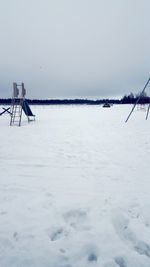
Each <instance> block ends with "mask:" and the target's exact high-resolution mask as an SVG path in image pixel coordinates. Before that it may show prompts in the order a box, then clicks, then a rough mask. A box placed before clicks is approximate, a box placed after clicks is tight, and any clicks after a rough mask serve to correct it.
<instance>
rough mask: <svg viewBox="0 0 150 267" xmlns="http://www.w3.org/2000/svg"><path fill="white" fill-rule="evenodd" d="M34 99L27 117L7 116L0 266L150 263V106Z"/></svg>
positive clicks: (0, 159)
mask: <svg viewBox="0 0 150 267" xmlns="http://www.w3.org/2000/svg"><path fill="white" fill-rule="evenodd" d="M31 108H32V110H33V113H34V114H36V121H35V122H32V123H30V124H28V123H27V121H26V118H23V123H22V126H21V127H17V126H9V120H10V118H9V115H5V116H1V117H0V140H1V142H0V267H34V266H35V267H149V266H150V174H149V169H150V120H148V121H145V115H146V114H145V113H144V112H142V111H138V110H137V109H136V110H135V112H134V113H133V115H132V117H131V119H130V120H129V122H128V123H126V124H125V122H124V121H125V119H126V117H127V115H128V113H129V111H130V110H131V106H119V105H118V106H117V105H116V106H113V107H112V108H110V109H104V108H102V107H101V106H32V107H31ZM0 109H1V107H0Z"/></svg>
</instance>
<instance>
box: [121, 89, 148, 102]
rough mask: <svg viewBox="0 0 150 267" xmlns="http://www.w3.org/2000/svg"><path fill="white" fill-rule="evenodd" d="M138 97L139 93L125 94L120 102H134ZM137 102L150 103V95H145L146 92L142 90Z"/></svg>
mask: <svg viewBox="0 0 150 267" xmlns="http://www.w3.org/2000/svg"><path fill="white" fill-rule="evenodd" d="M138 98H139V94H137V95H134V94H133V93H130V94H129V95H125V96H124V97H123V98H122V99H121V103H122V104H134V103H136V101H137V100H138ZM138 103H139V104H148V103H150V97H149V96H147V94H146V93H145V92H144V93H143V94H142V96H140V99H139V101H138Z"/></svg>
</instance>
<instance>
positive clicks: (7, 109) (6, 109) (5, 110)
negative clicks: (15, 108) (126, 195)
mask: <svg viewBox="0 0 150 267" xmlns="http://www.w3.org/2000/svg"><path fill="white" fill-rule="evenodd" d="M2 109H3V110H4V111H3V112H1V113H0V116H1V115H3V114H4V113H5V112H7V113H9V114H10V115H11V114H12V113H11V112H10V111H9V110H10V107H9V108H2Z"/></svg>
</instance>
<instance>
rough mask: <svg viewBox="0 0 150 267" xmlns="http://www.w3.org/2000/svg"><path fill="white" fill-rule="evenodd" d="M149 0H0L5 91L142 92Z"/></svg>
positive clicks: (35, 94) (45, 94)
mask: <svg viewBox="0 0 150 267" xmlns="http://www.w3.org/2000/svg"><path fill="white" fill-rule="evenodd" d="M149 13H150V1H149V0H0V55H1V56H0V97H10V96H11V94H12V83H13V82H17V83H19V82H24V83H25V87H26V89H27V96H28V97H30V98H64V97H68V98H73V97H82V98H83V97H84V98H85V97H87V98H95V97H96V98H97V97H112V96H114V97H116V96H122V95H124V94H125V93H130V92H131V91H132V92H135V93H137V92H138V91H139V90H141V89H142V87H143V86H144V84H145V82H146V80H147V79H148V78H149V75H150V15H149Z"/></svg>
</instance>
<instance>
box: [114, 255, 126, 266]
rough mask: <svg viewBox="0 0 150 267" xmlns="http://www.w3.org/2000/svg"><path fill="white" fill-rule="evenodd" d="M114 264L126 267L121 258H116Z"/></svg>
mask: <svg viewBox="0 0 150 267" xmlns="http://www.w3.org/2000/svg"><path fill="white" fill-rule="evenodd" d="M115 262H116V263H117V265H118V266H119V267H127V265H126V262H125V260H124V258H123V257H116V258H115Z"/></svg>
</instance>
